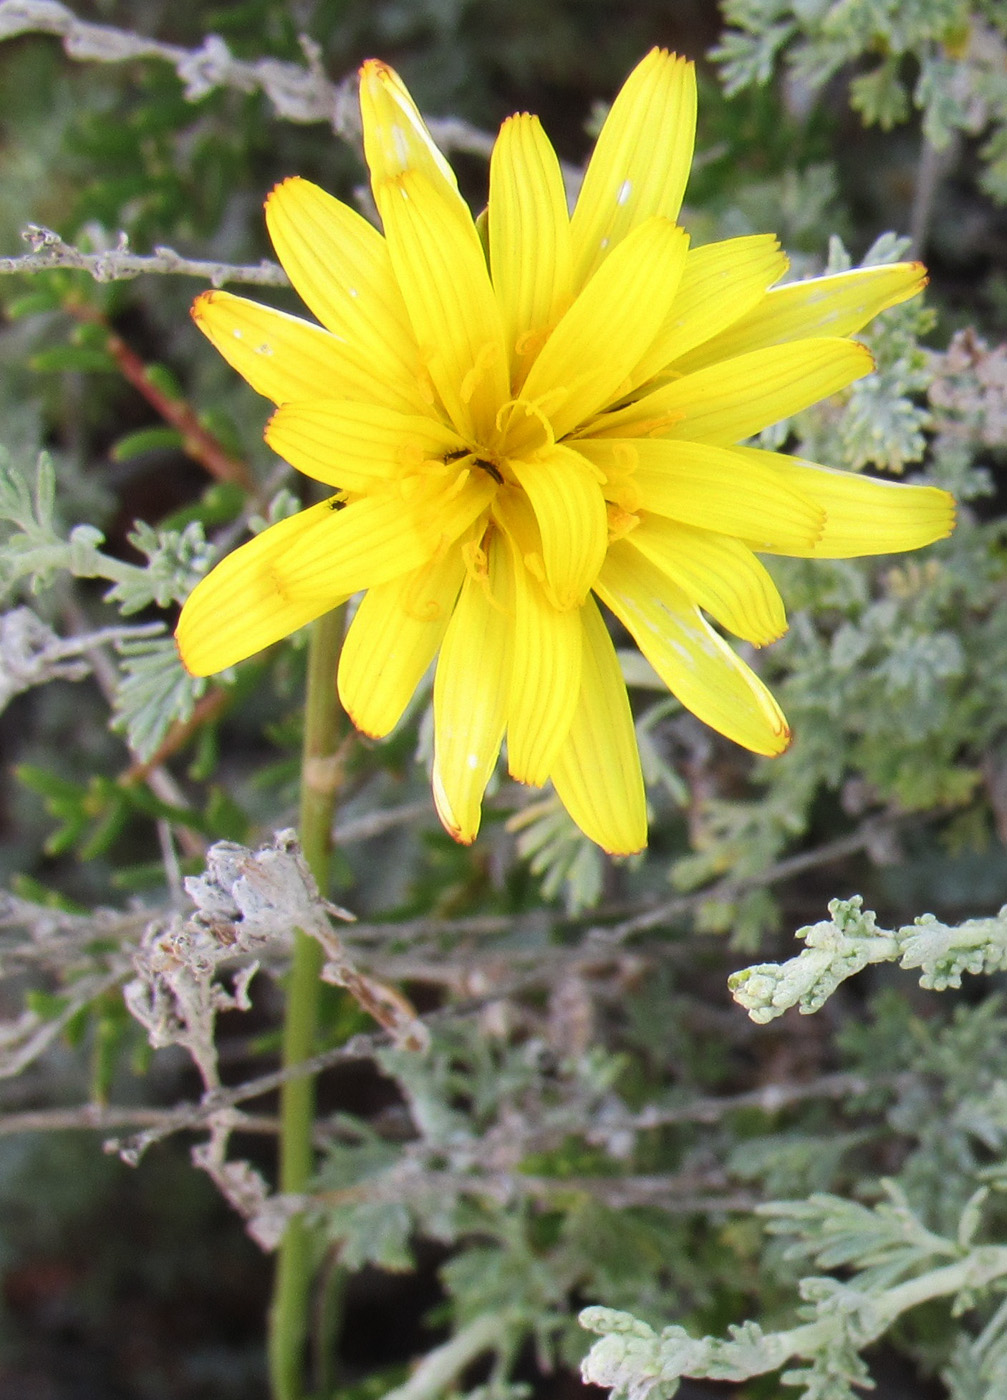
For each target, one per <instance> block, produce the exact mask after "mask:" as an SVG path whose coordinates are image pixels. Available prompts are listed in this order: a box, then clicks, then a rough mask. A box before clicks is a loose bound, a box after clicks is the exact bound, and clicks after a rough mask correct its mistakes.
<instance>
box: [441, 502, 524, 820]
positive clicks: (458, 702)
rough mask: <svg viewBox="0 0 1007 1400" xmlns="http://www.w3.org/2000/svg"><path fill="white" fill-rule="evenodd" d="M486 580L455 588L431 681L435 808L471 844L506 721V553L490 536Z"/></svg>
mask: <svg viewBox="0 0 1007 1400" xmlns="http://www.w3.org/2000/svg"><path fill="white" fill-rule="evenodd" d="M488 553H489V557H488V561H487V562H488V571H487V575H486V577H485V578H480V577H477V576H475V575H474V574H472V573H469V575H468V576H467V577H466V579H465V582H464V583H463V584H462V591H461V594H460V595H459V598H458V602H457V604H456V605H455V610H454V612H453V613H452V615H451V621H450V622H449V623H448V629H447V633H446V635H445V637H444V643H443V645H442V647H441V654H440V657H439V659H438V662H437V673H436V676H435V677H434V768H433V791H434V803H435V805H436V807H437V812H438V815H439V816H440V819H441V821H442V822H443V823H444V826H445V828H446V829H447V831H448V832H450V834H451V835H452V836H453V837H454V838H455V840H456V841H461V842H463V843H464V844H465V845H469V844H470V843H471V842H472V841H474V840H475V838H476V834H477V833H478V831H479V820H480V817H481V807H482V798H483V793H484V792H485V790H486V784H487V783H488V782H489V780H490V776H491V775H492V773H493V769H494V768H495V766H496V760H497V754H498V753H499V752H500V743H501V740H502V739H503V732H504V726H505V724H506V722H507V698H508V694H509V691H510V681H511V665H512V640H511V639H512V621H513V615H514V590H513V574H512V564H511V558H510V551H509V549H508V547H507V544H506V543H505V541H504V540H503V539H502V538H501V536H500V534H499V532H498V531H495V530H494V531H492V532H491V534H490V537H489V549H488Z"/></svg>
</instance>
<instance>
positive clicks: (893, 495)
mask: <svg viewBox="0 0 1007 1400" xmlns="http://www.w3.org/2000/svg"><path fill="white" fill-rule="evenodd" d="M735 450H736V451H738V452H740V453H741V454H742V455H743V456H744V458H745V459H746V461H750V462H753V463H755V464H756V465H758V466H759V467H760V468H761V467H764V466H769V467H770V468H771V469H772V470H773V471H775V472H777V473H778V474H779V477H780V480H781V481H782V482H783V483H784V484H785V485H786V486H788V487H793V488H794V489H796V490H798V491H800V492H801V494H802V495H804V496H807V497H808V499H809V500H812V501H815V502H816V503H817V504H818V505H819V506H821V508H822V509H823V510H824V511H825V528H824V530H823V532H822V537H821V539H820V540H818V542H817V543H816V544H813V545H808V546H806V547H803V548H802V547H801V546H799V545H791V546H789V547H786V548H784V547H781V546H780V545H778V544H777V545H763V544H755V545H754V547H755V548H757V549H765V550H767V551H768V552H769V553H772V554H790V555H796V556H797V557H799V558H805V559H855V558H858V557H859V556H860V555H864V554H897V553H899V552H901V551H902V550H905V549H921V548H922V547H923V546H924V545H927V544H933V543H934V541H935V540H942V539H944V537H945V536H946V535H950V533H951V531H952V530H953V529H954V528H955V503H954V498H953V497H952V496H950V495H949V494H948V493H947V491H941V490H940V489H939V488H938V487H936V486H914V485H912V484H910V483H904V482H899V481H878V480H877V479H875V478H874V477H869V476H858V475H857V473H856V472H841V471H834V470H832V469H831V468H830V467H819V466H816V465H815V464H814V463H812V462H802V461H801V460H800V459H798V458H795V457H787V456H785V455H784V454H782V453H779V452H760V451H759V450H758V449H757V448H750V447H742V448H737V449H735Z"/></svg>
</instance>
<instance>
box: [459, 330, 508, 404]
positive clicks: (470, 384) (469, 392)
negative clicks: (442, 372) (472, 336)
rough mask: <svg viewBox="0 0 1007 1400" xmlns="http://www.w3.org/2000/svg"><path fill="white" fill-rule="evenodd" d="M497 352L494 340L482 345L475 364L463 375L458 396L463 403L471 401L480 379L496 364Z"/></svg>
mask: <svg viewBox="0 0 1007 1400" xmlns="http://www.w3.org/2000/svg"><path fill="white" fill-rule="evenodd" d="M497 354H498V351H497V347H496V345H494V344H493V342H492V341H487V342H486V344H485V345H483V346H482V347H481V349H480V350H479V353H478V355H476V362H475V364H474V365H473V366H472V368H471V369H470V370H469V371H468V373H467V374H466V375H465V376H464V377H463V379H462V383H461V388H460V389H459V390H458V396H459V398H460V399H461V401H462V403H471V401H472V396H473V394H474V393H475V391H476V388H477V386H478V384H479V381H480V379H483V378H484V377H485V375H486V371H487V370H488V369H489V368H490V367H491V366H492V365H494V364H496V359H497Z"/></svg>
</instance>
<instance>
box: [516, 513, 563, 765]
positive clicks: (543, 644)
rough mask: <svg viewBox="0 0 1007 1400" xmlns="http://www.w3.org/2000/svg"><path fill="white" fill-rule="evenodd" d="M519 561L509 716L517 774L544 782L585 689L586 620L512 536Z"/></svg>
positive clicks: (517, 560) (517, 563) (517, 562)
mask: <svg viewBox="0 0 1007 1400" xmlns="http://www.w3.org/2000/svg"><path fill="white" fill-rule="evenodd" d="M510 544H511V549H512V559H513V566H514V622H513V630H514V670H513V675H512V680H511V687H510V698H509V703H508V707H507V709H508V718H507V760H508V768H509V771H510V774H511V776H512V777H514V778H517V780H518V781H519V782H522V783H531V784H533V785H534V786H535V787H541V786H542V784H543V783H544V782H545V780H546V779H547V778H548V776H549V772H550V769H551V767H552V764H553V761H554V759H555V757H556V754H557V752H558V751H559V748H560V746H561V745H562V744H563V742H564V740H565V739H566V736H567V733H568V732H569V729H570V722H571V720H572V719H573V713H574V710H575V709H576V706H577V697H578V695H579V694H580V653H581V623H580V617H579V610H578V609H576V608H571V609H568V610H567V611H565V612H560V611H559V610H558V609H556V608H554V607H553V605H552V603H550V601H549V599H548V598H547V597H546V595H545V593H544V591H543V589H542V587H541V585H540V584H539V583H538V581H537V580H536V579H535V578H534V577H532V575H531V574H530V573H529V572H528V570H527V569H526V567H525V565H524V561H523V559H522V557H521V550H520V547H519V546H518V545H517V543H516V541H513V540H510Z"/></svg>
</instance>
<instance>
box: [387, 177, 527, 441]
mask: <svg viewBox="0 0 1007 1400" xmlns="http://www.w3.org/2000/svg"><path fill="white" fill-rule="evenodd" d="M376 197H377V202H378V210H379V212H380V214H381V219H382V222H383V223H384V226H385V236H386V237H387V239H388V249H389V252H390V253H391V258H392V266H393V267H394V268H395V274H396V277H397V278H398V282H399V286H400V287H401V288H402V295H403V297H404V299H405V303H406V306H407V308H408V311H409V318H410V321H411V322H412V327H413V331H414V333H415V335H416V339H417V340H418V342H419V346H420V358H421V360H422V361H423V363H424V365H425V366H426V369H427V371H428V372H429V374H430V378H431V379H432V381H433V383H434V385H435V386H436V388H437V391H438V393H439V394H440V396H441V399H442V401H443V403H444V406H445V408H446V409H447V411H448V413H449V415H450V417H451V420H452V422H453V424H454V426H455V427H456V428H457V429H458V431H459V432H460V433H462V434H463V436H465V437H467V438H469V439H470V440H471V441H472V442H473V444H477V445H479V446H481V447H492V445H493V443H494V441H495V432H496V415H497V410H498V409H499V408H500V405H501V404H502V403H503V402H504V401H505V400H506V399H507V398H508V397H509V390H510V376H509V369H508V357H507V354H506V352H505V348H504V339H503V328H502V326H501V322H500V311H499V307H498V306H497V303H496V299H495V297H494V295H493V288H492V286H491V284H490V278H489V271H488V270H487V267H486V259H485V257H484V256H483V250H482V244H481V243H480V241H479V235H478V233H477V232H476V228H475V225H474V224H473V222H472V217H471V215H470V214H469V212H468V210H467V209H463V210H461V211H458V210H457V209H456V208H454V207H453V206H449V205H447V204H446V203H445V202H444V201H443V200H442V199H440V198H438V196H437V193H436V191H435V190H434V189H433V187H432V186H431V184H430V182H429V181H428V180H427V179H426V178H425V177H424V176H422V175H420V174H417V173H415V172H406V173H405V174H403V175H400V176H398V177H397V179H395V180H387V181H385V183H384V184H382V185H380V186H378V189H377V191H376Z"/></svg>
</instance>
